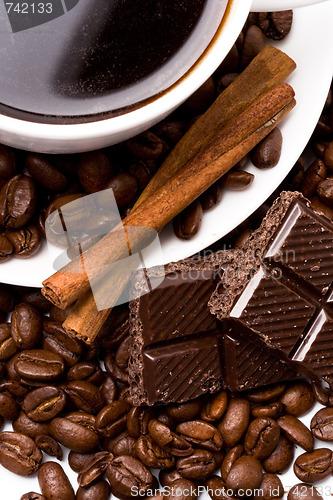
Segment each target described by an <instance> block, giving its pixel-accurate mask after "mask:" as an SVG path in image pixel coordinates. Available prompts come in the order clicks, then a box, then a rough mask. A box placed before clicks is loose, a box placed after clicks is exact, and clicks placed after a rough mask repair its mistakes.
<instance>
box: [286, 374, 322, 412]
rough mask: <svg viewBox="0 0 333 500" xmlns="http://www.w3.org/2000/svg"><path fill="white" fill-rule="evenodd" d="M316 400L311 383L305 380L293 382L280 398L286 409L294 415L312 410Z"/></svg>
mask: <svg viewBox="0 0 333 500" xmlns="http://www.w3.org/2000/svg"><path fill="white" fill-rule="evenodd" d="M314 401H315V400H314V395H313V392H312V388H311V384H309V382H306V381H305V380H300V381H296V382H292V383H291V384H290V385H289V386H287V389H286V391H285V393H284V394H283V395H282V396H281V398H280V402H281V403H282V404H283V409H284V411H285V412H286V413H288V414H289V415H294V417H300V416H301V415H304V413H306V412H307V411H309V410H311V408H312V407H313V405H314Z"/></svg>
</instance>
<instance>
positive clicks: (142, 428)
mask: <svg viewBox="0 0 333 500" xmlns="http://www.w3.org/2000/svg"><path fill="white" fill-rule="evenodd" d="M153 418H155V411H154V409H153V408H149V407H145V406H133V408H131V409H130V411H129V412H128V416H127V421H126V425H127V430H128V433H129V435H130V436H133V437H135V438H138V437H140V436H141V435H142V434H143V435H144V434H148V424H149V421H150V420H152V419H153Z"/></svg>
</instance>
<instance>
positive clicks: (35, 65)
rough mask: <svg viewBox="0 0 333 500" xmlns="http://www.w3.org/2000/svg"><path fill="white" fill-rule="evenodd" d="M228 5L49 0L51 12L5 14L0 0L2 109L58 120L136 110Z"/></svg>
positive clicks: (183, 65) (213, 28)
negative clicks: (4, 69)
mask: <svg viewBox="0 0 333 500" xmlns="http://www.w3.org/2000/svg"><path fill="white" fill-rule="evenodd" d="M42 3H43V2H42ZM228 3H230V0H135V2H134V1H133V0H99V2H97V3H95V2H91V0H75V1H74V2H73V0H72V1H71V2H70V1H68V0H65V3H64V1H62V0H59V3H58V4H57V0H54V1H53V2H50V3H47V2H44V3H43V5H45V6H46V5H49V11H50V12H46V10H45V9H46V7H45V8H44V10H43V12H36V8H37V9H38V7H36V6H38V5H41V3H36V4H34V3H30V2H29V3H27V4H24V5H27V6H28V7H27V9H28V10H27V11H26V12H22V11H19V10H18V11H17V12H13V11H12V12H8V7H7V6H8V5H9V4H6V3H5V2H4V3H1V4H0V18H1V21H0V22H1V25H0V45H1V51H0V65H1V67H2V68H6V71H5V72H4V71H3V72H2V74H1V76H0V96H1V103H0V113H2V114H4V115H7V116H11V117H14V118H21V119H25V120H29V121H35V122H42V123H60V124H61V123H85V122H90V121H96V120H98V119H100V118H108V117H112V116H117V115H119V114H122V113H124V112H125V111H129V110H132V109H136V108H137V107H139V106H140V105H141V104H142V103H146V102H150V101H152V100H154V98H155V97H156V96H157V95H160V94H161V93H163V92H164V91H166V90H167V89H169V88H170V87H172V86H173V85H174V84H175V83H176V82H177V81H179V80H180V79H181V78H182V77H183V76H184V75H185V74H186V73H187V72H188V71H189V70H190V69H191V68H192V67H193V65H195V63H196V62H197V61H198V59H200V57H201V56H202V54H203V53H204V52H205V50H206V49H207V47H208V46H209V44H210V43H211V41H212V39H213V38H214V35H215V33H216V32H217V31H218V29H219V27H220V25H221V22H222V20H223V18H224V16H225V14H226V12H227V6H228ZM21 4H22V2H21ZM70 4H71V5H70ZM22 5H23V4H22ZM32 5H34V6H35V7H34V9H33V10H32V7H31V6H32ZM69 5H70V6H69ZM50 6H51V7H50ZM64 6H65V7H66V8H64ZM38 15H39V17H38ZM8 21H9V22H8Z"/></svg>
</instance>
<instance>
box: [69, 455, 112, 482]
mask: <svg viewBox="0 0 333 500" xmlns="http://www.w3.org/2000/svg"><path fill="white" fill-rule="evenodd" d="M112 459H113V455H112V453H109V452H108V451H100V452H98V453H95V455H94V456H93V457H92V458H91V459H89V460H88V461H87V463H86V464H85V465H84V466H83V468H82V469H81V470H80V472H79V475H78V478H77V481H78V483H79V485H80V486H81V487H82V488H85V487H86V486H89V485H90V484H92V483H94V482H95V481H98V480H99V479H102V476H103V475H104V473H105V471H106V467H107V466H108V464H109V463H110V462H111V461H112Z"/></svg>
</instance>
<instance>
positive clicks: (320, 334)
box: [210, 193, 333, 387]
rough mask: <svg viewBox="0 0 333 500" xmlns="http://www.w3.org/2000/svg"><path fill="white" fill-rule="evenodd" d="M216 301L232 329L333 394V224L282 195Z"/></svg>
mask: <svg viewBox="0 0 333 500" xmlns="http://www.w3.org/2000/svg"><path fill="white" fill-rule="evenodd" d="M232 266H233V269H232V271H231V272H229V273H228V274H225V275H224V276H223V277H222V281H221V283H220V284H219V285H218V286H217V289H216V291H215V292H214V294H213V295H212V298H211V300H210V306H211V311H212V313H214V314H215V315H216V316H217V317H218V318H219V319H220V320H222V321H223V322H224V325H225V327H228V328H230V330H231V331H237V332H238V334H240V335H242V336H244V337H245V338H250V339H251V340H252V341H257V342H258V340H259V341H261V344H260V345H266V346H268V347H269V348H270V349H271V350H272V352H273V353H274V354H275V355H279V356H280V357H281V359H283V360H285V361H286V362H288V363H289V365H290V366H291V367H293V368H295V369H297V370H298V371H299V372H301V373H303V374H305V375H307V376H309V377H310V378H311V379H313V380H318V379H323V380H325V381H326V382H328V383H329V384H330V386H331V387H333V363H332V361H333V302H332V297H333V288H332V281H333V224H332V223H331V222H330V221H329V220H328V219H327V218H326V217H324V216H322V215H320V214H318V213H316V212H315V211H314V210H312V209H311V207H310V203H309V202H308V201H307V200H306V199H305V198H304V197H303V196H302V195H300V194H299V193H282V195H281V197H280V198H278V199H277V200H276V201H275V202H274V204H273V206H272V208H271V209H270V210H269V212H268V214H267V216H266V218H265V219H264V221H263V223H262V226H261V227H260V228H259V229H258V231H256V232H255V233H254V235H253V236H252V237H251V238H250V239H249V240H248V241H247V243H246V245H245V246H244V249H243V255H242V256H240V257H239V258H238V259H237V263H236V261H235V263H234V264H233V265H232Z"/></svg>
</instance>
